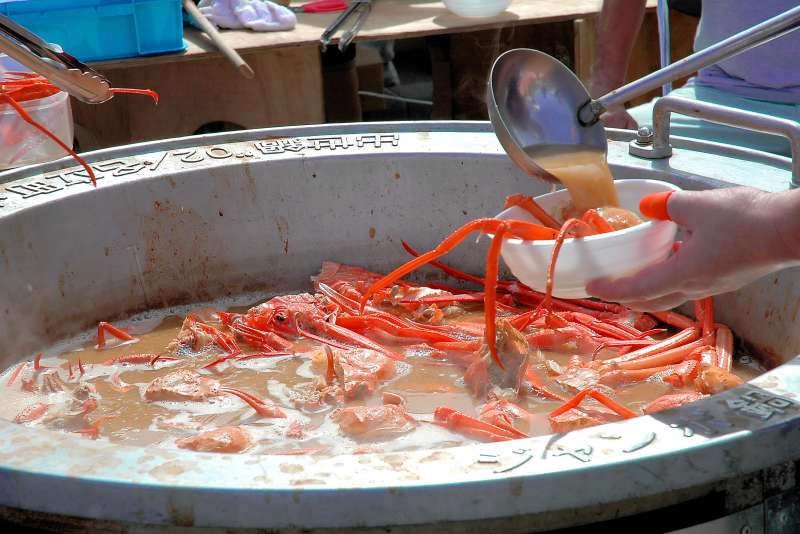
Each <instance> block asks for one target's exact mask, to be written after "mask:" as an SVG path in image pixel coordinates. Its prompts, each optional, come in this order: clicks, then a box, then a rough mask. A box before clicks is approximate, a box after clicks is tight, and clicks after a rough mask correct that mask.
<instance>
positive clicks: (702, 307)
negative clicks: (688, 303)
mask: <svg viewBox="0 0 800 534" xmlns="http://www.w3.org/2000/svg"><path fill="white" fill-rule="evenodd" d="M697 311H700V315H698V316H697V320H698V322H700V323H701V325H702V328H703V339H704V340H705V342H706V345H712V346H713V345H714V344H715V343H714V336H715V334H716V330H715V327H714V299H712V298H711V297H706V298H704V299H701V300H698V301H695V315H697Z"/></svg>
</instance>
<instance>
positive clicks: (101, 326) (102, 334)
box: [97, 321, 136, 347]
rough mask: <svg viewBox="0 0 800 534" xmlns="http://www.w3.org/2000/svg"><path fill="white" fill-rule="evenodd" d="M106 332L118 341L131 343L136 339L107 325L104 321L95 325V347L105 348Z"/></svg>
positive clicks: (109, 324)
mask: <svg viewBox="0 0 800 534" xmlns="http://www.w3.org/2000/svg"><path fill="white" fill-rule="evenodd" d="M106 332H108V333H109V334H111V335H112V336H114V337H115V338H117V339H119V340H120V341H133V340H134V339H136V338H135V337H133V336H132V335H130V334H129V333H127V332H126V331H124V330H122V329H120V328H117V327H116V326H114V325H113V324H111V323H107V322H105V321H100V322H99V323H97V346H98V347H105V346H106Z"/></svg>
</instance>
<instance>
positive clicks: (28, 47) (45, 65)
mask: <svg viewBox="0 0 800 534" xmlns="http://www.w3.org/2000/svg"><path fill="white" fill-rule="evenodd" d="M0 52H4V53H5V54H7V55H8V56H9V57H10V58H12V59H14V60H15V61H17V62H19V63H21V64H23V65H25V66H26V67H28V68H29V69H31V70H32V71H33V72H35V73H37V74H40V75H42V76H44V77H45V78H47V79H48V80H50V81H51V82H52V83H53V85H55V86H56V87H58V88H59V89H61V90H62V91H65V92H67V93H69V94H70V95H72V96H74V97H75V98H77V99H78V100H81V101H83V102H87V103H90V104H99V103H101V102H105V101H106V100H109V99H111V97H112V96H113V93H112V92H111V87H110V85H109V83H108V80H106V78H105V77H104V76H103V75H102V74H100V73H99V72H97V71H95V70H94V69H92V68H91V67H89V66H87V65H84V64H83V63H81V62H80V61H78V60H77V59H75V58H74V57H72V56H71V55H69V54H67V53H66V52H63V51H61V50H56V49H55V48H54V47H53V46H52V45H50V44H48V43H46V42H45V41H43V40H42V39H41V38H39V37H38V36H36V35H35V34H33V33H31V32H30V31H29V30H27V29H25V28H24V27H22V26H20V25H19V24H17V23H16V22H14V21H12V20H11V19H9V18H8V17H4V16H2V15H0Z"/></svg>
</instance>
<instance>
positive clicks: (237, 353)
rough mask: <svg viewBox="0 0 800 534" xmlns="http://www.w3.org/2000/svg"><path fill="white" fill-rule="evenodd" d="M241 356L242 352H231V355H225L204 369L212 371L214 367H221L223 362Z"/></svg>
mask: <svg viewBox="0 0 800 534" xmlns="http://www.w3.org/2000/svg"><path fill="white" fill-rule="evenodd" d="M241 354H242V351H241V350H237V351H234V352H231V353H229V354H225V355H223V356H220V357H219V358H217V359H216V360H214V361H213V362H211V363H207V364H205V365H204V366H203V367H202V368H203V369H211V368H212V367H216V366H217V365H219V364H221V363H223V362H227V361H228V360H230V359H231V358H236V357H237V356H241Z"/></svg>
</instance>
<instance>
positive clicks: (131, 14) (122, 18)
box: [0, 0, 186, 61]
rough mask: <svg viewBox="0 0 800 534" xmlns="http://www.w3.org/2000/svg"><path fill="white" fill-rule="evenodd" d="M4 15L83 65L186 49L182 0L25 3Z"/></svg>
mask: <svg viewBox="0 0 800 534" xmlns="http://www.w3.org/2000/svg"><path fill="white" fill-rule="evenodd" d="M0 14H2V15H6V16H8V17H10V18H11V19H13V20H14V21H16V22H17V23H19V24H21V25H22V26H24V27H26V28H27V29H28V30H30V31H32V32H33V33H35V34H37V35H38V36H40V37H41V38H42V39H44V40H45V41H47V42H50V43H56V44H58V45H60V46H61V47H62V48H63V49H64V50H65V51H66V52H68V53H70V54H72V55H73V56H75V57H76V58H78V59H80V60H81V61H101V60H107V59H119V58H125V57H133V56H143V55H149V54H161V53H165V52H176V51H179V50H184V49H185V48H186V44H185V43H184V42H183V19H182V14H181V1H180V0H23V1H18V2H10V3H2V4H0Z"/></svg>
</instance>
